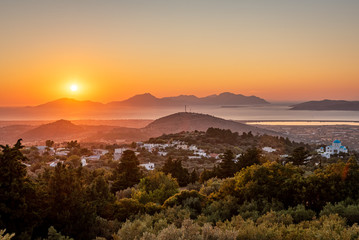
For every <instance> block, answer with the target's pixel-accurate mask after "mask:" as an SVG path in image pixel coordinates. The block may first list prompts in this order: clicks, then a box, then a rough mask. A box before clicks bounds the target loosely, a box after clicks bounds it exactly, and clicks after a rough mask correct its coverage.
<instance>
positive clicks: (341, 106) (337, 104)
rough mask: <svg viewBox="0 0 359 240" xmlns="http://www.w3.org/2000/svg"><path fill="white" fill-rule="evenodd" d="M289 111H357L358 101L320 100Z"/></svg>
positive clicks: (358, 108) (294, 106)
mask: <svg viewBox="0 0 359 240" xmlns="http://www.w3.org/2000/svg"><path fill="white" fill-rule="evenodd" d="M290 110H313V111H334V110H335V111H359V101H345V100H328V99H326V100H322V101H309V102H304V103H300V104H296V105H293V106H292V108H291V109H290Z"/></svg>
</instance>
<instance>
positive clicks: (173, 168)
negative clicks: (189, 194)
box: [162, 157, 190, 187]
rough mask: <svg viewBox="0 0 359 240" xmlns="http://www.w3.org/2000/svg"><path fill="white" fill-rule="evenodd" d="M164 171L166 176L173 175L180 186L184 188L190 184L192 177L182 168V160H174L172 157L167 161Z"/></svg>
mask: <svg viewBox="0 0 359 240" xmlns="http://www.w3.org/2000/svg"><path fill="white" fill-rule="evenodd" d="M162 171H163V172H164V173H166V174H171V175H172V177H174V178H176V179H177V182H178V184H179V185H180V186H181V187H183V186H186V185H187V184H188V183H189V182H190V175H189V173H188V170H187V169H186V168H184V167H183V166H182V161H181V160H179V159H178V160H174V161H173V160H172V159H171V158H170V157H169V158H168V159H167V160H166V162H165V164H164V166H163V167H162Z"/></svg>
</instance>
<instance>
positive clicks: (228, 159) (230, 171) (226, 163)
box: [218, 150, 237, 178]
mask: <svg viewBox="0 0 359 240" xmlns="http://www.w3.org/2000/svg"><path fill="white" fill-rule="evenodd" d="M235 172H237V167H236V164H235V163H234V154H233V152H232V151H231V150H227V151H226V152H225V153H224V156H223V157H222V159H221V163H220V164H219V174H218V175H219V176H218V177H220V178H227V177H233V175H234V173H235Z"/></svg>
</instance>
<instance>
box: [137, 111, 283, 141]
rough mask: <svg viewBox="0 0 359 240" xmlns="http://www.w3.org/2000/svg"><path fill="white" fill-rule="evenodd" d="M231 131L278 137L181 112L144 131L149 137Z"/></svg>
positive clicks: (266, 131) (209, 117)
mask: <svg viewBox="0 0 359 240" xmlns="http://www.w3.org/2000/svg"><path fill="white" fill-rule="evenodd" d="M210 127H214V128H220V129H230V130H231V131H232V132H238V133H240V134H241V133H243V132H249V131H251V132H252V133H254V134H271V135H278V133H276V132H274V131H269V130H265V129H261V128H258V127H254V126H250V125H247V124H243V123H239V122H235V121H231V120H225V119H222V118H218V117H214V116H211V115H207V114H200V113H188V112H180V113H175V114H172V115H169V116H166V117H162V118H159V119H157V120H155V121H153V122H152V123H150V124H148V125H147V126H146V127H145V128H144V130H145V131H146V132H148V133H149V135H152V136H154V135H158V136H159V135H161V134H168V133H178V132H182V131H195V130H198V131H206V130H207V129H208V128H210Z"/></svg>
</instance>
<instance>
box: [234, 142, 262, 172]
mask: <svg viewBox="0 0 359 240" xmlns="http://www.w3.org/2000/svg"><path fill="white" fill-rule="evenodd" d="M260 163H261V150H259V149H258V148H255V147H252V148H249V149H247V151H246V152H245V153H243V154H242V155H241V156H240V157H239V158H238V162H237V166H238V169H239V170H241V169H243V168H246V167H248V166H252V165H254V164H260Z"/></svg>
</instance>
